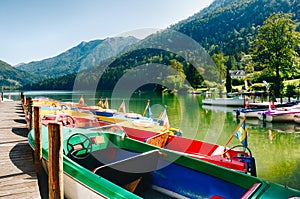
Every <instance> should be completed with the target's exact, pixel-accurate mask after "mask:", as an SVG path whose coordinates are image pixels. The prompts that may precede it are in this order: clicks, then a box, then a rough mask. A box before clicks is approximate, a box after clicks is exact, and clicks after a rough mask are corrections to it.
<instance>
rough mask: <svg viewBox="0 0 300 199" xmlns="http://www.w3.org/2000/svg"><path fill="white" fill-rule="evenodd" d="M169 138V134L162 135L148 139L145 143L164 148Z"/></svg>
mask: <svg viewBox="0 0 300 199" xmlns="http://www.w3.org/2000/svg"><path fill="white" fill-rule="evenodd" d="M168 138H169V133H168V132H165V133H160V134H157V135H155V136H152V137H150V138H148V139H147V140H146V141H145V142H146V143H147V144H151V145H153V146H157V147H160V148H164V147H165V145H166V143H167V141H168Z"/></svg>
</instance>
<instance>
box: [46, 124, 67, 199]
mask: <svg viewBox="0 0 300 199" xmlns="http://www.w3.org/2000/svg"><path fill="white" fill-rule="evenodd" d="M48 133H49V135H48V136H49V154H48V155H49V164H48V171H49V174H48V175H49V179H48V184H49V198H51V199H62V198H63V197H64V192H63V145H62V139H63V136H62V127H61V124H60V123H57V122H53V123H49V124H48Z"/></svg>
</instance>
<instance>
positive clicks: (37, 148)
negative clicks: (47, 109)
mask: <svg viewBox="0 0 300 199" xmlns="http://www.w3.org/2000/svg"><path fill="white" fill-rule="evenodd" d="M33 110H34V117H33V119H34V123H33V128H34V165H35V169H36V172H37V173H39V172H40V171H41V169H42V119H41V107H38V106H35V107H33Z"/></svg>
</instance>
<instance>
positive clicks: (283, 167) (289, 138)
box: [12, 91, 300, 189]
mask: <svg viewBox="0 0 300 199" xmlns="http://www.w3.org/2000/svg"><path fill="white" fill-rule="evenodd" d="M25 95H26V96H27V97H29V96H30V97H39V96H44V97H49V98H53V99H57V100H61V101H73V102H78V101H79V98H80V96H81V95H83V96H84V99H85V103H86V104H88V105H95V104H96V103H97V101H98V99H99V98H100V97H102V98H103V99H105V98H106V97H108V99H109V104H110V108H113V109H118V108H119V106H120V104H121V102H122V101H123V100H124V101H125V104H126V110H127V112H136V113H140V114H142V113H143V112H144V109H145V106H146V103H147V100H148V99H150V100H151V101H150V104H151V111H152V113H153V115H152V117H158V116H159V114H160V113H161V111H162V110H163V109H164V107H165V106H167V113H168V118H169V121H170V124H171V126H172V127H177V128H180V129H181V130H182V132H183V136H184V137H188V138H193V139H200V140H204V141H207V142H211V143H217V144H220V145H225V143H226V142H227V140H228V139H229V137H230V136H231V135H232V133H233V132H234V130H235V129H236V127H237V125H238V124H239V122H240V121H239V120H238V119H236V118H235V116H234V115H233V114H232V111H233V109H234V108H229V107H212V106H204V105H202V103H201V99H202V96H198V95H191V94H185V95H179V94H178V95H168V94H158V93H152V92H145V93H144V92H135V93H126V92H124V93H116V94H115V93H112V92H72V91H54V92H48V91H40V92H25ZM12 97H13V98H14V97H15V98H17V97H18V94H15V95H13V94H12ZM246 124H247V129H248V136H249V137H248V146H249V148H250V149H251V151H252V154H253V156H254V157H255V159H256V166H257V174H258V177H260V178H262V179H265V180H268V181H271V182H276V183H279V184H282V185H286V186H289V187H292V188H296V189H300V126H299V125H296V124H294V123H273V124H272V123H263V122H261V121H259V120H257V119H251V120H249V119H247V121H246ZM237 144H239V142H238V140H237V139H236V138H233V139H232V141H231V142H230V143H229V145H228V146H234V145H237Z"/></svg>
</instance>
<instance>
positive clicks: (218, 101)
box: [202, 97, 245, 107]
mask: <svg viewBox="0 0 300 199" xmlns="http://www.w3.org/2000/svg"><path fill="white" fill-rule="evenodd" d="M202 103H203V104H206V105H215V106H243V107H244V106H245V99H244V98H238V97H236V98H215V99H204V100H202Z"/></svg>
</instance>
